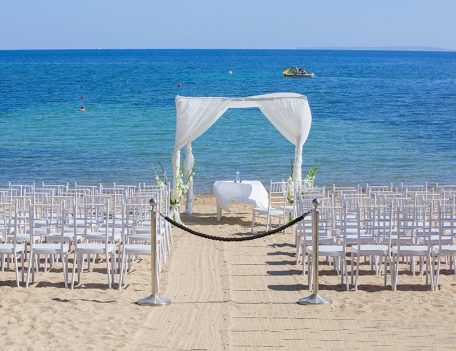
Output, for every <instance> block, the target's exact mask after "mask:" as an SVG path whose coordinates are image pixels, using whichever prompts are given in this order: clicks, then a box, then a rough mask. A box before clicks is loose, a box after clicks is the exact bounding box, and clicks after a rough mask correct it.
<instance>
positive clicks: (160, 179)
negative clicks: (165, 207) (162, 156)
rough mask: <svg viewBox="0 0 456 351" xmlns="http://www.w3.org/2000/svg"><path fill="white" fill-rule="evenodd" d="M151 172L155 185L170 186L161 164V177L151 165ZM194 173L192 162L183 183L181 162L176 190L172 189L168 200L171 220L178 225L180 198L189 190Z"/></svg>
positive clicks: (179, 220) (179, 221)
mask: <svg viewBox="0 0 456 351" xmlns="http://www.w3.org/2000/svg"><path fill="white" fill-rule="evenodd" d="M152 170H153V172H154V177H155V182H156V183H157V185H159V186H169V185H170V181H169V178H168V175H167V174H166V171H165V169H164V168H163V165H162V164H161V163H160V171H161V176H160V175H159V174H158V172H157V171H156V169H155V167H154V166H153V165H152ZM194 173H195V162H193V167H192V169H191V171H190V173H189V174H188V175H187V177H186V179H185V181H184V162H183V161H182V163H181V165H180V167H179V172H178V176H177V179H176V188H175V189H173V191H172V192H171V194H170V198H169V204H170V214H171V218H172V219H173V220H175V221H176V222H178V223H182V221H181V219H180V205H181V201H182V198H183V197H184V196H185V195H186V194H187V191H188V189H189V188H190V184H191V182H192V180H193V175H194Z"/></svg>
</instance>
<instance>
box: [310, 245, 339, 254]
mask: <svg viewBox="0 0 456 351" xmlns="http://www.w3.org/2000/svg"><path fill="white" fill-rule="evenodd" d="M306 251H307V253H309V254H312V251H313V249H312V247H311V246H309V247H307V248H306ZM343 253H344V248H343V246H340V245H319V246H318V255H319V256H341V255H343Z"/></svg>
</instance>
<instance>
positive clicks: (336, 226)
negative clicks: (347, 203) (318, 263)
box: [303, 206, 349, 291]
mask: <svg viewBox="0 0 456 351" xmlns="http://www.w3.org/2000/svg"><path fill="white" fill-rule="evenodd" d="M336 219H337V220H336ZM343 220H344V219H343V209H342V207H324V206H321V207H320V208H319V221H318V236H319V237H320V235H321V236H322V237H334V238H338V242H337V243H335V244H327V243H320V240H319V244H318V252H317V253H314V252H313V247H312V242H308V240H307V239H308V237H307V236H306V235H304V236H303V247H305V251H306V254H307V266H308V268H307V280H308V286H309V289H310V287H311V286H312V276H313V274H312V272H313V269H314V267H313V259H312V257H313V255H314V254H316V255H317V256H319V257H321V256H323V257H327V258H332V259H333V264H334V269H335V270H336V272H337V274H339V275H340V277H341V284H345V286H346V289H347V291H348V290H349V281H348V270H347V260H346V250H347V246H346V243H345V233H344V232H342V233H341V231H340V228H341V227H342V225H341V224H340V223H338V222H339V221H343Z"/></svg>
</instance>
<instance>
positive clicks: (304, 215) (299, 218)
mask: <svg viewBox="0 0 456 351" xmlns="http://www.w3.org/2000/svg"><path fill="white" fill-rule="evenodd" d="M311 212H312V210H310V211H307V212H305V213H303V214H302V215H301V216H299V217H296V218H295V219H293V220H292V221H291V222H288V223H287V224H284V225H282V226H280V227H278V228H276V229H273V230H269V231H266V232H262V233H258V234H255V235H249V236H244V237H234V238H232V237H228V238H227V237H223V236H216V235H209V234H204V233H200V232H197V231H196V230H193V229H190V228H188V227H186V226H185V225H183V224H181V223H178V222H176V221H175V220H173V219H171V218H169V217H168V216H165V215H164V214H162V213H160V216H162V217H163V218H164V219H165V220H166V221H168V222H169V223H171V224H172V225H174V226H175V227H177V228H180V229H182V230H183V231H186V232H187V233H190V234H193V235H196V236H199V237H200V238H204V239H209V240H216V241H248V240H255V239H260V238H264V237H265V236H269V235H272V234H276V233H278V232H281V231H282V230H285V229H287V228H289V227H291V226H293V225H295V224H296V223H298V222H300V221H302V220H303V219H304V218H305V217H307V216H308V215H309V214H310V213H311Z"/></svg>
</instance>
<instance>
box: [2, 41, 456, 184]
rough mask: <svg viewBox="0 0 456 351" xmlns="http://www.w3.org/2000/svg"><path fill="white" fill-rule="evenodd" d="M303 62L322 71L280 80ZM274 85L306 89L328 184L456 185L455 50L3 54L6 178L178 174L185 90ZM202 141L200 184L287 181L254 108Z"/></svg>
mask: <svg viewBox="0 0 456 351" xmlns="http://www.w3.org/2000/svg"><path fill="white" fill-rule="evenodd" d="M292 65H298V66H301V67H305V68H307V69H308V70H310V71H313V72H315V74H316V76H317V77H316V78H315V79H286V78H283V77H282V74H281V72H282V71H283V70H284V69H286V68H288V67H289V66H292ZM229 70H232V71H233V74H232V75H229V74H228V71H229ZM178 82H182V87H181V88H178V87H177V84H178ZM271 92H297V93H301V94H305V95H307V96H308V99H309V104H310V107H311V110H312V114H313V122H312V128H311V131H310V134H309V138H308V140H307V143H306V144H305V145H304V152H303V159H304V164H303V174H305V173H306V172H307V170H308V168H309V167H310V166H311V165H313V164H315V163H319V164H320V170H319V172H318V174H317V183H318V184H331V183H337V184H341V185H342V184H344V185H348V184H358V183H366V182H368V183H376V184H389V183H390V182H395V183H400V182H406V183H423V182H425V181H430V182H436V181H437V182H442V183H448V182H453V183H456V53H454V52H384V51H318V50H308V51H306V50H68V51H0V93H1V100H0V101H1V102H0V185H5V184H7V183H8V181H12V182H15V183H31V182H41V181H45V182H49V183H64V182H67V181H68V182H73V181H78V182H81V183H87V184H93V183H98V182H105V183H107V182H113V181H115V182H117V183H135V182H139V181H146V182H153V174H152V170H151V165H152V164H154V165H156V166H158V164H159V163H162V164H163V165H164V167H165V168H166V169H167V170H168V172H171V157H172V150H173V144H174V132H175V105H174V98H175V96H176V95H184V96H185V95H187V96H248V95H256V94H262V93H271ZM82 95H84V97H85V100H84V102H83V103H84V106H85V108H86V112H85V113H81V112H80V111H79V108H80V106H81V102H82V101H81V96H82ZM193 149H194V154H195V157H196V174H195V186H196V191H197V192H206V191H210V189H211V187H212V183H213V182H214V181H215V180H219V179H233V178H234V175H235V172H236V171H240V174H241V178H243V179H260V180H262V181H264V182H268V181H269V179H285V178H287V177H288V175H289V169H290V162H291V160H292V159H293V158H294V147H293V145H291V144H289V143H288V142H287V141H286V140H285V139H284V138H283V137H282V136H281V135H280V134H279V133H278V132H277V131H276V130H275V129H274V127H273V126H272V125H271V124H270V123H269V122H268V121H267V120H266V118H264V116H263V115H262V114H261V112H260V111H259V110H257V109H248V110H229V111H228V112H227V113H226V114H225V115H224V116H223V117H222V118H221V119H220V120H219V121H218V122H217V123H216V124H215V125H214V126H213V127H212V128H211V129H210V130H209V131H208V132H207V133H206V134H204V135H203V136H202V137H200V138H199V139H198V140H196V141H195V142H194V146H193Z"/></svg>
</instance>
